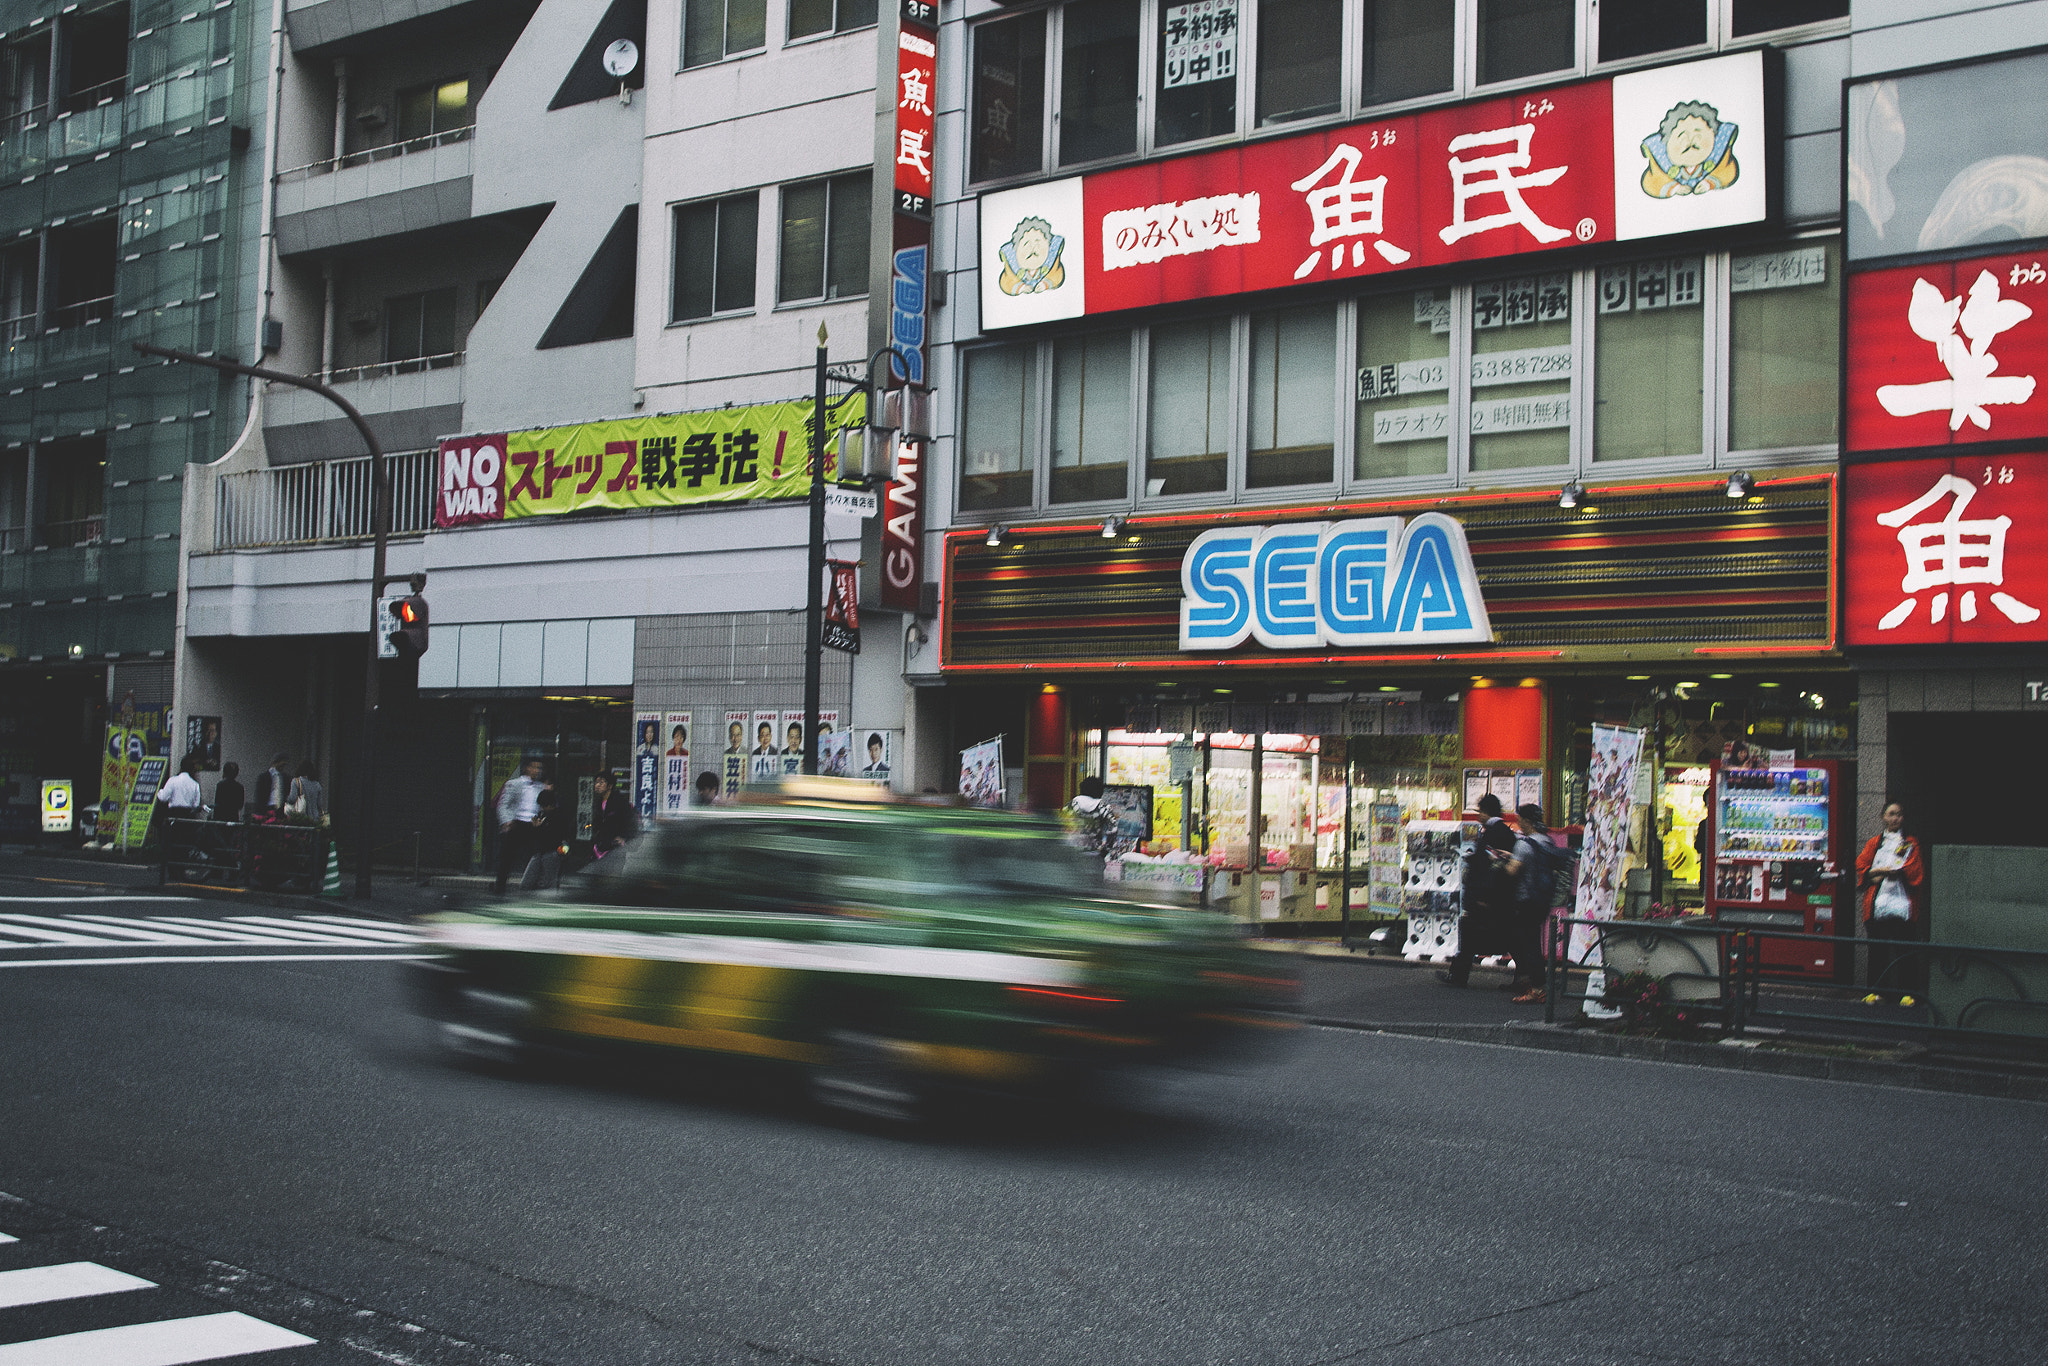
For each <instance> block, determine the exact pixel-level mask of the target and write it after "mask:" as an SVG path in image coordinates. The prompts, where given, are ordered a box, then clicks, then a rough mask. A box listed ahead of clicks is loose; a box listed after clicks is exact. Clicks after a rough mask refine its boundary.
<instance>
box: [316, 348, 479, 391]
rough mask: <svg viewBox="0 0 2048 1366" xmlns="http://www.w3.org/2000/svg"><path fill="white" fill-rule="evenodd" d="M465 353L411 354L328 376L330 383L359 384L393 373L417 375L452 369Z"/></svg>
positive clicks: (337, 371) (342, 370) (384, 377)
mask: <svg viewBox="0 0 2048 1366" xmlns="http://www.w3.org/2000/svg"><path fill="white" fill-rule="evenodd" d="M462 357H463V353H462V352H460V351H447V352H443V353H442V354H441V355H438V356H409V357H407V358H406V359H404V360H385V361H378V362H377V363H376V364H374V365H351V366H348V367H346V368H345V369H341V370H336V371H334V372H333V373H332V374H330V375H329V376H328V377H327V382H328V383H329V384H359V383H361V382H362V381H364V380H369V379H388V378H390V377H391V376H392V375H417V374H419V373H420V372H421V371H423V370H452V369H454V368H455V367H456V366H458V365H460V364H462Z"/></svg>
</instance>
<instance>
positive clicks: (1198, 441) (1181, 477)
mask: <svg viewBox="0 0 2048 1366" xmlns="http://www.w3.org/2000/svg"><path fill="white" fill-rule="evenodd" d="M1230 334H1231V321H1230V319H1229V318H1205V319H1201V320H1199V321H1196V322H1189V323H1173V324H1169V325H1167V326H1164V327H1155V328H1153V329H1152V375H1151V390H1150V392H1149V394H1148V395H1147V403H1146V414H1147V417H1148V419H1149V421H1148V426H1149V427H1150V432H1149V435H1148V437H1147V440H1146V445H1145V494H1146V496H1147V497H1150V498H1160V497H1172V496H1173V495H1175V494H1179V493H1221V492H1223V490H1224V489H1225V488H1226V487H1228V485H1229V482H1230V448H1231V445H1232V442H1231V439H1230V426H1231V424H1230V391H1231V360H1230V355H1231V352H1230Z"/></svg>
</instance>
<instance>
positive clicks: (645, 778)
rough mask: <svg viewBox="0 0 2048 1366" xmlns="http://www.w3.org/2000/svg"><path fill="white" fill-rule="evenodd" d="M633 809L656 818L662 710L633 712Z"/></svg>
mask: <svg viewBox="0 0 2048 1366" xmlns="http://www.w3.org/2000/svg"><path fill="white" fill-rule="evenodd" d="M631 790H632V793H633V809H634V810H635V811H637V812H638V813H639V814H640V819H641V820H642V821H651V820H653V819H654V804H655V801H656V794H657V793H658V792H660V791H661V713H660V712H658V711H641V712H635V713H633V786H632V789H631Z"/></svg>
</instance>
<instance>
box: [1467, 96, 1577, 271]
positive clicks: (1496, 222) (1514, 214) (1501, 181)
mask: <svg viewBox="0 0 2048 1366" xmlns="http://www.w3.org/2000/svg"><path fill="white" fill-rule="evenodd" d="M1535 136H1536V125H1535V124H1533V123H1518V124H1516V125H1515V126H1514V127H1512V128H1496V129H1494V130H1493V131H1491V132H1487V133H1467V134H1465V135H1464V136H1462V137H1455V138H1452V139H1451V145H1450V150H1451V151H1452V152H1453V153H1457V152H1469V151H1472V150H1474V149H1476V148H1480V147H1512V149H1513V150H1511V151H1502V152H1495V153H1494V154H1492V155H1491V156H1481V157H1473V158H1471V159H1470V160H1466V159H1464V158H1461V157H1458V156H1455V155H1454V156H1452V157H1451V160H1450V167H1451V222H1450V226H1448V227H1444V228H1439V229H1438V230H1437V236H1438V237H1441V238H1442V239H1443V240H1444V245H1446V246H1449V245H1450V244H1451V243H1453V242H1457V241H1460V240H1462V239H1464V238H1467V237H1470V236H1472V234H1474V233H1479V232H1491V231H1493V230H1494V229H1495V228H1505V227H1509V226H1511V225H1513V224H1516V223H1519V224H1521V225H1522V226H1523V227H1524V228H1526V229H1528V231H1529V235H1530V236H1531V237H1534V238H1535V239H1536V240H1537V241H1539V242H1560V241H1563V240H1564V239H1565V238H1567V237H1570V236H1571V235H1572V233H1571V230H1570V229H1569V228H1553V227H1551V226H1550V224H1548V223H1546V222H1544V221H1543V220H1542V219H1540V218H1538V217H1537V216H1536V211H1535V210H1534V209H1532V208H1530V207H1529V202H1528V201H1527V200H1525V199H1523V198H1522V191H1523V190H1526V189H1534V188H1537V187H1539V186H1543V185H1554V184H1556V183H1557V182H1558V181H1559V180H1561V179H1563V178H1564V173H1565V172H1566V171H1568V170H1570V169H1571V168H1570V167H1569V166H1551V167H1548V168H1546V169H1544V170H1541V171H1531V172H1530V173H1529V174H1528V175H1512V174H1510V172H1513V171H1527V170H1529V162H1530V159H1531V158H1530V155H1529V141H1530V139H1532V138H1534V137H1535ZM1488 195H1499V196H1500V199H1501V204H1502V206H1503V207H1502V208H1501V210H1500V211H1499V212H1498V213H1490V214H1485V215H1483V216H1481V217H1478V218H1468V217H1467V216H1466V206H1467V205H1468V204H1470V203H1471V202H1472V201H1473V200H1475V199H1482V198H1484V197H1486V196H1488Z"/></svg>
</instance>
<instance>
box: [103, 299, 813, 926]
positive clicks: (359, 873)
mask: <svg viewBox="0 0 2048 1366" xmlns="http://www.w3.org/2000/svg"><path fill="white" fill-rule="evenodd" d="M818 331H819V337H820V340H821V341H822V339H823V335H824V329H823V328H822V327H821V328H819V329H818ZM131 345H133V346H134V347H135V349H136V350H137V351H140V352H141V353H142V354H143V355H145V356H161V357H163V358H164V359H165V360H168V361H176V362H182V363H183V364H186V365H204V366H206V367H208V368H209V369H213V370H221V371H225V372H226V373H228V374H231V375H247V376H249V377H250V378H251V379H267V380H271V381H274V382H275V383H278V384H289V385H291V386H292V387H293V388H295V389H310V390H311V391H312V392H314V393H316V394H318V395H320V397H322V398H324V399H326V400H327V401H328V402H329V403H332V404H333V405H334V406H335V407H337V408H339V409H341V411H342V414H343V416H345V417H347V418H348V420H349V421H350V422H352V423H354V424H355V428H356V431H357V432H359V433H361V434H362V438H363V444H364V445H365V446H368V447H369V448H370V488H371V494H370V529H371V532H372V534H373V536H374V538H375V539H374V549H373V550H372V551H371V554H370V631H369V642H370V648H369V650H368V652H367V655H366V657H365V658H364V661H363V736H362V745H361V758H360V763H361V767H362V772H361V775H360V777H359V779H358V783H359V786H360V787H361V788H362V791H361V793H360V794H359V795H358V801H357V806H356V822H357V826H358V829H357V831H356V896H357V897H358V898H367V897H368V896H369V895H370V832H371V830H372V828H373V824H372V823H373V821H374V820H375V817H376V791H377V782H376V776H375V775H376V763H377V600H378V599H379V598H380V597H382V596H383V593H384V585H385V582H386V575H385V573H384V542H385V539H386V537H388V536H389V535H390V532H391V480H390V478H389V476H388V472H387V471H386V469H385V467H384V448H383V447H382V446H380V445H378V444H377V434H376V433H375V432H373V431H371V430H370V424H369V423H367V422H365V421H363V415H362V414H361V413H359V412H357V411H356V408H355V405H354V404H353V403H350V402H349V401H348V400H347V399H345V398H343V397H342V396H341V395H340V394H337V393H336V392H334V390H332V389H330V388H328V387H327V386H326V385H325V384H322V383H321V382H320V381H319V380H316V379H309V378H307V377H306V376H304V375H294V374H289V373H287V372H285V371H283V370H273V369H271V368H270V367H269V366H266V365H244V364H242V362H240V361H236V360H228V359H227V358H225V357H223V356H202V355H200V354H199V353H198V352H196V351H178V350H174V349H172V348H171V347H168V346H156V345H154V344H152V343H150V342H133V343H131ZM824 355H825V352H824V350H823V348H822V347H821V348H820V349H819V351H818V357H819V373H820V374H823V373H824V364H823V362H824ZM820 383H821V386H822V381H820ZM814 444H815V443H814ZM820 468H821V469H822V466H821V467H820ZM811 498H812V512H811V527H812V533H811V534H812V541H813V545H814V549H813V551H812V554H813V556H814V557H822V556H823V554H824V549H823V541H822V533H823V528H824V511H825V501H824V500H825V492H824V485H823V484H822V483H816V482H815V481H814V484H813V489H812V494H811ZM813 578H814V579H815V578H816V575H813ZM811 600H812V602H813V603H816V601H817V585H816V583H815V582H813V584H812V586H811ZM812 617H813V620H812V626H811V639H812V641H813V642H814V647H813V648H815V642H816V641H817V639H818V629H819V628H818V622H817V613H816V611H815V610H814V611H813V614H812ZM812 677H813V679H815V677H816V666H815V664H814V665H813V674H812ZM810 705H811V718H812V725H813V727H815V726H816V724H817V687H816V684H815V682H813V684H812V685H811V696H810ZM806 754H807V755H808V756H809V757H808V759H807V763H808V764H809V767H807V768H806V769H805V772H807V773H814V772H816V771H817V763H816V757H817V750H816V748H815V747H812V746H808V744H807V748H806Z"/></svg>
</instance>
